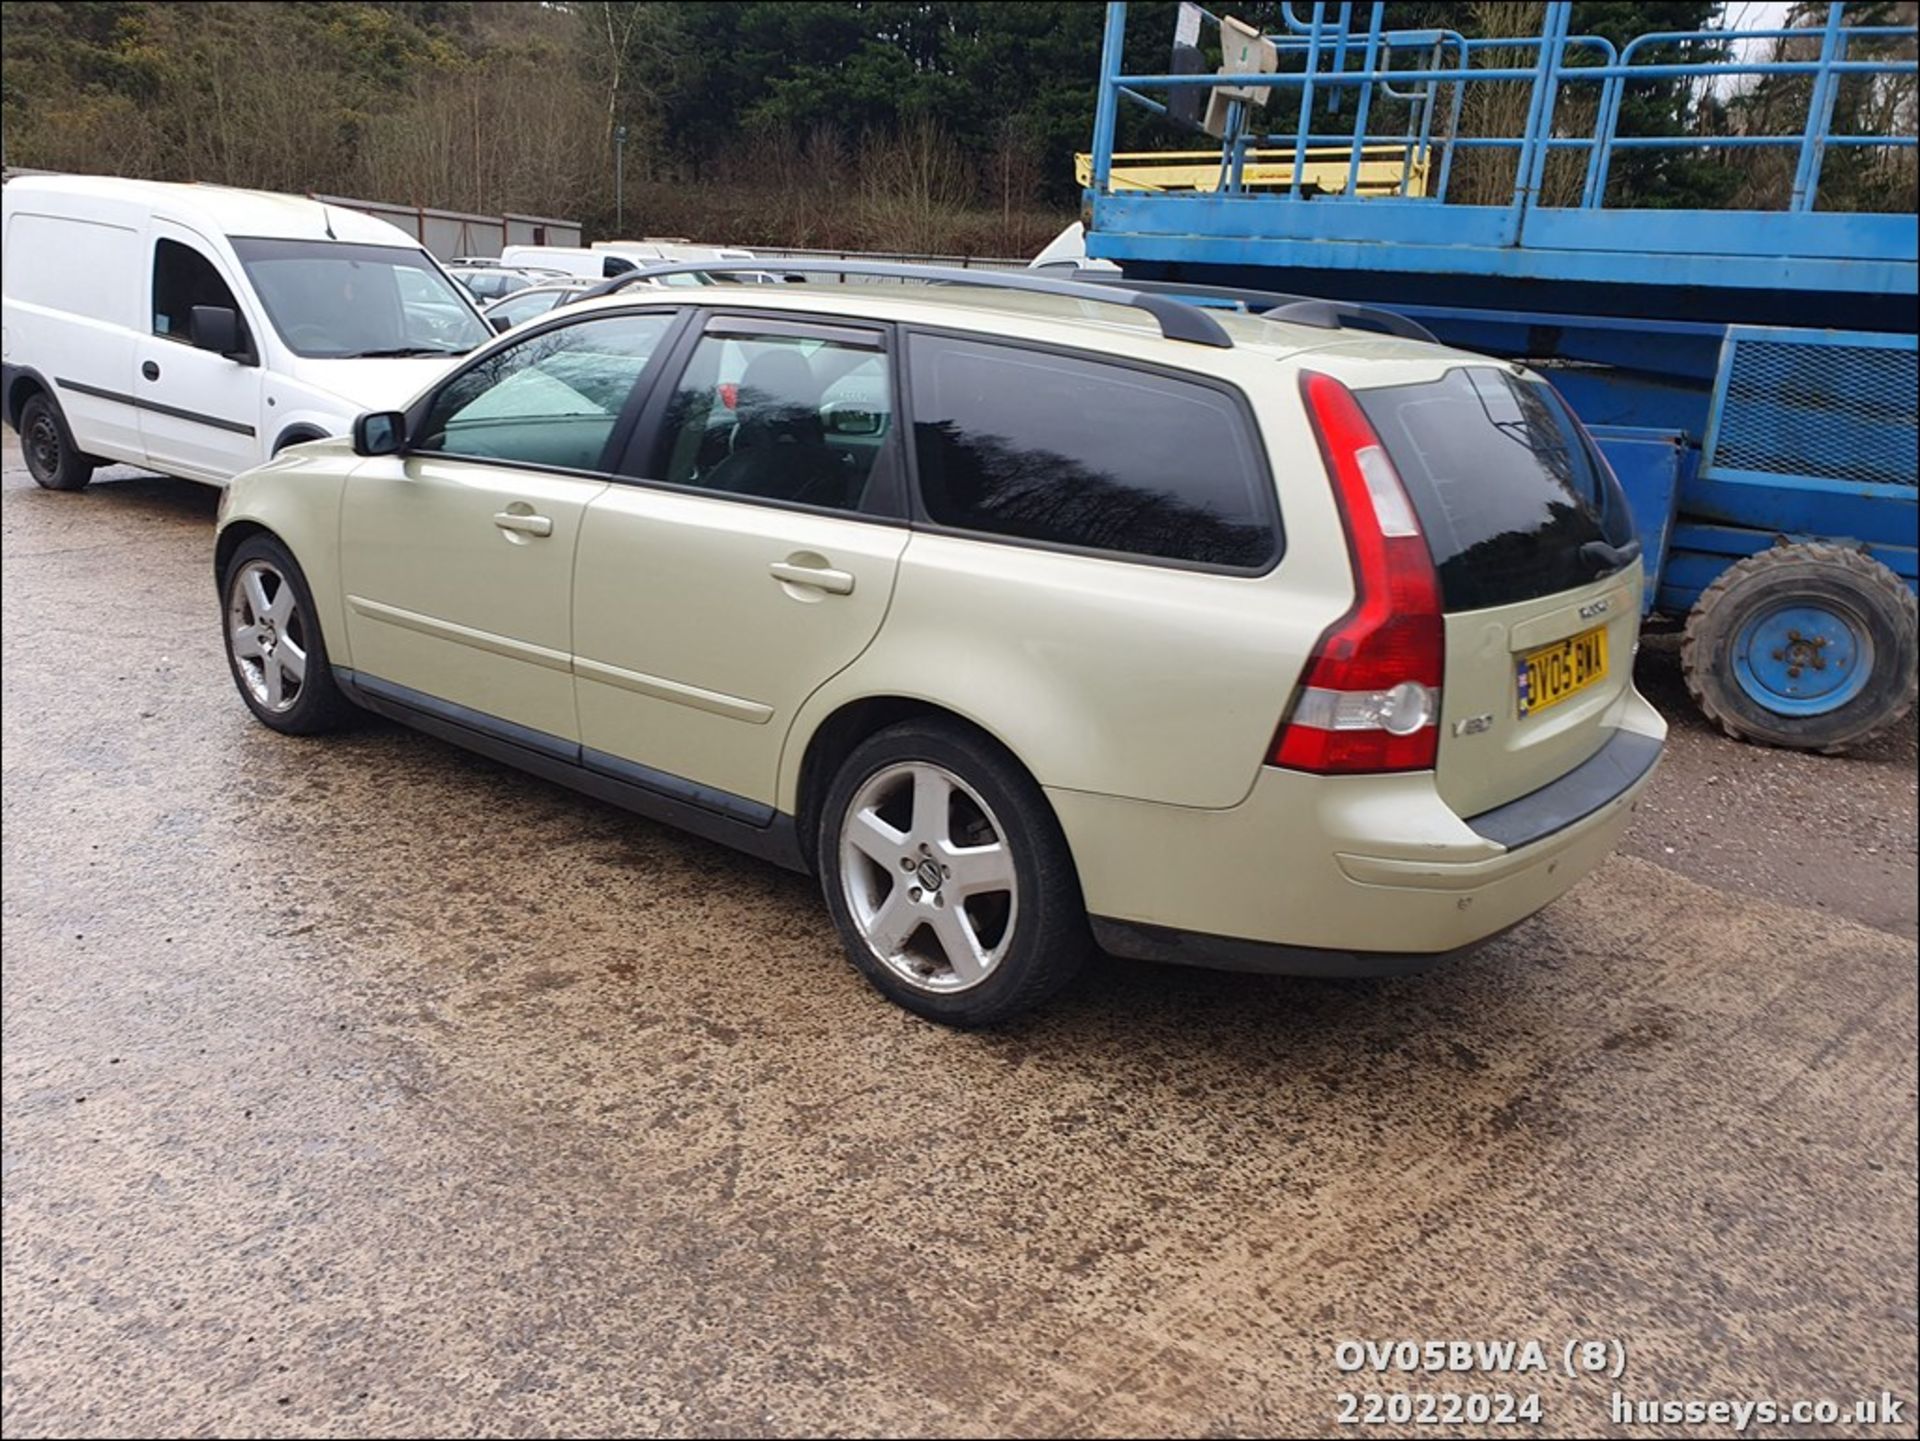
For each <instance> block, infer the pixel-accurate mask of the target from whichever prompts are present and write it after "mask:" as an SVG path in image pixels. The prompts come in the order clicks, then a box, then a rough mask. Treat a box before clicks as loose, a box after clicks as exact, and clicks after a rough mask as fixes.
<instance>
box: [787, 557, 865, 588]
mask: <svg viewBox="0 0 1920 1441" xmlns="http://www.w3.org/2000/svg"><path fill="white" fill-rule="evenodd" d="M767 574H769V575H771V576H772V577H773V578H774V579H775V580H783V581H785V582H786V583H787V584H788V585H805V586H811V587H812V588H813V589H815V590H824V591H825V592H826V593H827V594H828V595H852V594H853V577H852V576H851V575H849V574H847V572H846V571H844V570H828V569H826V568H824V567H822V566H817V565H795V564H794V563H793V562H792V561H788V560H776V561H775V562H774V563H773V564H772V565H770V566H768V567H767Z"/></svg>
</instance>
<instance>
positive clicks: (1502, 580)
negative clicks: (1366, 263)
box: [1355, 365, 1633, 611]
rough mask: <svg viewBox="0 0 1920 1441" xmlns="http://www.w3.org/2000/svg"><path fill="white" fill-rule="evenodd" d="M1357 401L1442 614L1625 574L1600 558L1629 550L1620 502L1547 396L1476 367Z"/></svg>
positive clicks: (1560, 403)
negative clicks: (1424, 556)
mask: <svg viewBox="0 0 1920 1441" xmlns="http://www.w3.org/2000/svg"><path fill="white" fill-rule="evenodd" d="M1355 398H1356V399H1358V400H1359V402H1360V408H1361V409H1362V410H1364V411H1365V412H1366V414H1367V419H1368V420H1369V421H1371V422H1372V423H1373V428H1374V430H1375V431H1376V432H1377V433H1378V434H1379V436H1380V440H1381V443H1382V444H1383V445H1385V446H1386V448H1387V454H1388V455H1389V456H1391V457H1392V458H1393V464H1394V468H1395V469H1396V470H1398V471H1399V472H1400V479H1401V480H1402V481H1403V482H1404V483H1405V485H1406V487H1407V494H1408V496H1409V497H1410V498H1411V499H1412V501H1413V506H1414V509H1415V510H1416V511H1417V512H1418V513H1419V516H1420V528H1421V529H1422V530H1423V531H1425V532H1426V537H1427V545H1428V548H1429V549H1430V550H1431V551H1432V552H1433V564H1434V568H1435V569H1436V570H1437V571H1438V572H1439V575H1440V589H1441V595H1442V599H1443V601H1444V603H1445V605H1446V608H1447V609H1448V610H1451V611H1457V610H1480V609H1484V608H1485V607H1488V606H1496V605H1508V604H1511V603H1512V602H1514V601H1521V600H1530V599H1532V598H1534V597H1535V596H1542V595H1552V594H1555V593H1557V592H1560V591H1566V590H1574V589H1577V588H1578V587H1581V586H1584V585H1588V584H1590V583H1591V582H1593V581H1595V580H1598V579H1599V578H1600V577H1602V576H1604V575H1607V574H1609V573H1610V572H1612V571H1616V570H1619V569H1621V568H1623V567H1622V565H1621V563H1620V562H1619V561H1617V560H1610V559H1609V558H1608V557H1607V554H1606V548H1607V547H1619V546H1624V545H1626V544H1627V543H1628V542H1629V541H1630V540H1632V538H1633V519H1632V516H1631V515H1630V514H1629V512H1628V510H1627V503H1626V498H1625V496H1623V495H1622V494H1621V492H1620V485H1619V482H1618V481H1616V480H1615V479H1614V478H1613V472H1612V471H1611V470H1609V469H1608V468H1607V465H1606V463H1605V462H1604V461H1603V460H1601V458H1600V457H1599V455H1598V454H1596V453H1595V451H1594V449H1593V445H1592V442H1591V441H1590V440H1588V438H1587V436H1586V434H1585V432H1584V431H1582V430H1581V428H1580V426H1579V425H1578V424H1577V423H1576V422H1575V420H1574V418H1573V414H1572V412H1571V411H1569V410H1568V409H1567V405H1566V402H1565V401H1564V400H1562V399H1561V398H1560V396H1559V393H1558V392H1556V391H1555V390H1554V389H1553V387H1552V386H1550V385H1547V384H1545V383H1544V382H1542V381H1538V380H1527V379H1523V378H1522V377H1520V376H1517V375H1514V374H1513V373H1511V372H1510V371H1508V370H1505V369H1497V368H1495V367H1493V366H1488V365H1475V366H1461V367H1460V368H1459V369H1457V370H1450V371H1448V372H1447V373H1446V374H1445V375H1444V376H1442V377H1441V378H1440V379H1438V380H1434V381H1428V382H1426V383H1424V384H1420V385H1389V386H1382V387H1380V388H1378V389H1375V390H1361V391H1357V392H1355ZM1595 541H1600V542H1604V543H1605V544H1604V545H1603V546H1597V547H1596V546H1593V545H1592V544H1591V543H1592V542H1595ZM1628 563H1631V562H1628Z"/></svg>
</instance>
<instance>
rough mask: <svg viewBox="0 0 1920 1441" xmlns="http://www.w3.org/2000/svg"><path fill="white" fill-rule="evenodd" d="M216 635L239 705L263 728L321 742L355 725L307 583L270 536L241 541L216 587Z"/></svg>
mask: <svg viewBox="0 0 1920 1441" xmlns="http://www.w3.org/2000/svg"><path fill="white" fill-rule="evenodd" d="M220 596H221V600H222V602H223V604H222V608H221V619H222V625H221V633H222V635H223V637H224V639H225V641H226V649H227V665H228V666H229V667H230V668H231V669H232V671H233V683H234V684H235V685H236V686H238V687H239V689H240V699H242V700H244V701H245V702H246V703H247V709H248V710H250V711H252V712H253V713H254V715H255V716H256V717H258V718H259V720H260V722H261V723H262V724H263V725H267V726H271V727H272V728H273V729H274V730H277V731H284V732H286V733H287V734H288V735H319V734H321V733H323V732H325V731H331V730H338V729H339V728H340V727H341V726H343V725H345V724H346V723H347V722H348V721H349V720H351V719H352V718H353V715H354V706H353V702H351V701H350V700H348V699H347V698H346V696H344V695H343V694H341V692H340V687H339V686H338V685H337V684H336V683H335V682H334V679H333V667H332V665H331V663H330V662H329V661H328V659H327V643H326V640H325V638H324V637H323V636H322V635H321V634H320V624H319V621H318V620H317V619H316V618H315V615H314V609H313V594H312V592H311V591H309V590H308V589H307V578H306V577H305V576H304V575H302V574H301V573H300V567H299V565H298V564H296V563H295V561H294V559H293V557H292V556H291V555H289V554H288V553H287V548H286V547H285V546H283V545H281V544H280V542H279V541H277V540H274V539H273V538H272V537H270V536H265V535H256V536H254V537H253V538H252V539H250V540H246V541H243V542H242V543H241V544H240V547H239V548H238V549H237V550H235V551H234V553H233V558H232V559H231V560H229V561H228V562H227V573H226V575H225V576H224V577H222V579H221V583H220Z"/></svg>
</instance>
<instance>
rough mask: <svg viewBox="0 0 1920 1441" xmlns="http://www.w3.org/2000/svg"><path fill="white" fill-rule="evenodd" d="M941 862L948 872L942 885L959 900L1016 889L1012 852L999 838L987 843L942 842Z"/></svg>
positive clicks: (949, 894) (940, 850)
mask: <svg viewBox="0 0 1920 1441" xmlns="http://www.w3.org/2000/svg"><path fill="white" fill-rule="evenodd" d="M938 850H939V853H940V861H941V864H942V865H944V866H945V867H946V868H947V871H948V875H947V878H946V881H945V883H944V885H943V886H942V887H941V889H943V890H944V891H945V892H946V893H947V895H948V896H949V897H951V898H952V899H954V900H956V901H959V900H965V899H966V898H967V897H968V896H985V895H992V894H994V893H995V892H997V891H1010V890H1012V889H1013V853H1012V852H1011V851H1009V850H1008V849H1007V848H1006V846H1005V845H1004V844H1002V843H1001V842H999V841H995V842H993V843H992V844H991V845H985V846H956V845H952V844H950V843H946V842H943V843H941V845H940V846H939V847H938Z"/></svg>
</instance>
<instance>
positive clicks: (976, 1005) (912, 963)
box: [819, 721, 1092, 1026]
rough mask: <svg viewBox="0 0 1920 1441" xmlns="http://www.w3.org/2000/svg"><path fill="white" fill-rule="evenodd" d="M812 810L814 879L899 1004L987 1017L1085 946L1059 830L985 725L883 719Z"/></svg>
mask: <svg viewBox="0 0 1920 1441" xmlns="http://www.w3.org/2000/svg"><path fill="white" fill-rule="evenodd" d="M821 816H822V819H821V824H820V836H819V857H820V877H821V885H822V888H823V889H824V890H825V892H826V900H827V908H828V909H829V910H830V911H831V912H832V914H833V920H834V924H835V925H836V926H837V927H838V928H839V930H840V938H841V941H842V943H843V944H844V945H845V947H846V951H847V955H848V957H849V958H850V959H851V960H852V961H853V963H854V965H855V966H857V967H859V969H860V971H861V972H862V973H863V974H864V975H865V976H866V977H867V979H868V980H869V981H871V982H872V983H873V985H874V986H875V988H877V989H878V990H879V991H880V992H881V993H882V994H884V995H885V996H886V997H887V998H888V999H889V1000H892V1001H893V1002H895V1003H896V1004H898V1005H901V1006H904V1007H905V1008H906V1009H907V1010H909V1011H912V1012H914V1013H915V1014H917V1015H921V1016H925V1017H926V1018H927V1019H928V1020H931V1021H938V1022H940V1023H941V1024H943V1025H948V1026H986V1025H992V1024H994V1023H995V1022H998V1021H1003V1020H1006V1019H1007V1018H1008V1017H1010V1016H1014V1015H1017V1014H1019V1013H1020V1012H1022V1011H1025V1010H1028V1009H1030V1008H1031V1007H1033V1006H1036V1005H1038V1004H1040V1002H1042V1001H1044V1000H1046V999H1047V998H1048V997H1049V996H1051V995H1052V994H1053V993H1054V992H1055V991H1057V990H1059V989H1060V987H1062V986H1063V985H1065V984H1066V983H1067V982H1068V981H1069V980H1070V979H1071V978H1072V977H1073V975H1074V973H1075V972H1076V971H1077V970H1078V969H1079V968H1080V965H1081V963H1082V962H1083V961H1084V960H1085V959H1086V956H1087V953H1088V951H1089V950H1090V949H1091V944H1092V943H1091V939H1090V936H1089V934H1088V930H1087V917H1086V910H1085V908H1084V906H1083V905H1082V903H1081V899H1080V883H1079V879H1078V877H1077V876H1076V875H1075V873H1074V869H1073V858H1072V856H1071V855H1070V854H1069V853H1068V850H1067V842H1066V837H1065V836H1064V835H1062V834H1061V831H1060V824H1059V822H1058V821H1057V820H1055V819H1054V815H1053V811H1052V809H1051V808H1050V807H1049V806H1048V805H1047V802H1046V798H1045V797H1044V796H1043V795H1041V793H1040V788H1039V787H1038V786H1036V785H1035V784H1034V783H1033V781H1032V779H1031V778H1030V777H1029V776H1028V775H1027V774H1026V772H1025V771H1024V770H1022V769H1021V768H1020V766H1019V764H1018V763H1017V762H1016V761H1015V760H1014V759H1013V757H1012V756H1010V755H1008V754H1007V752H1006V751H1005V750H1003V749H1002V748H1001V747H1000V746H999V745H997V744H995V743H994V742H993V741H991V740H989V739H987V738H986V737H984V736H981V735H978V734H976V733H974V732H972V731H969V730H967V729H965V728H963V727H961V726H958V725H951V724H946V723H942V722H938V721H908V722H906V723H904V724H901V725H896V726H891V727H889V728H888V729H886V730H883V731H880V732H879V733H878V734H876V735H874V736H872V737H870V738H869V739H868V740H866V741H865V742H863V743H862V744H861V745H860V746H858V747H857V748H856V749H855V750H854V752H853V754H852V755H851V756H849V757H848V758H847V761H846V764H845V765H843V766H842V767H841V768H840V772H839V774H838V775H836V776H835V777H834V780H833V784H832V786H831V787H830V788H829V789H828V792H827V799H826V804H825V805H824V806H823V807H822V811H821Z"/></svg>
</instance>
